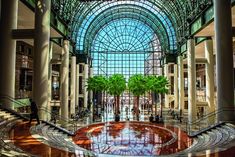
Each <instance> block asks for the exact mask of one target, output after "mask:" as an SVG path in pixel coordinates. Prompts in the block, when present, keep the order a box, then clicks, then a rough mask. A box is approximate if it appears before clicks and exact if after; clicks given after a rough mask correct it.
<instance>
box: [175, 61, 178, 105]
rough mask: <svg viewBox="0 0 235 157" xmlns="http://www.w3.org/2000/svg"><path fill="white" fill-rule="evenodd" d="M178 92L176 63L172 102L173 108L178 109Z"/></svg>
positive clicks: (176, 66)
mask: <svg viewBox="0 0 235 157" xmlns="http://www.w3.org/2000/svg"><path fill="white" fill-rule="evenodd" d="M178 97H179V92H178V65H177V64H174V104H175V106H174V107H175V109H179V101H178Z"/></svg>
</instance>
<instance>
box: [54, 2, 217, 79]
mask: <svg viewBox="0 0 235 157" xmlns="http://www.w3.org/2000/svg"><path fill="white" fill-rule="evenodd" d="M211 1H212V0H108V1H104V0H102V1H101V0H100V1H98V0H97V1H91V0H90V1H87V2H85V1H84V2H81V1H78V0H52V7H53V9H54V10H55V11H56V12H57V14H59V15H60V16H61V17H62V18H63V19H64V20H65V21H66V22H67V23H68V24H69V27H70V30H71V37H72V39H73V40H74V41H75V42H76V49H77V50H78V52H79V53H86V54H88V55H89V56H90V57H91V58H92V65H93V69H94V74H95V75H106V76H109V75H112V74H114V73H121V74H124V76H125V77H126V78H127V79H128V78H129V77H130V76H131V75H133V74H138V73H140V74H146V75H149V74H150V75H151V74H160V73H161V71H159V69H160V68H159V66H160V58H161V56H162V54H164V53H175V52H176V49H177V42H179V41H180V40H181V39H182V38H184V37H185V36H187V35H188V33H189V31H188V28H189V25H188V23H187V22H186V21H187V20H186V19H188V18H189V17H193V16H194V15H196V14H198V11H197V10H198V8H200V7H198V6H199V5H200V4H207V3H211Z"/></svg>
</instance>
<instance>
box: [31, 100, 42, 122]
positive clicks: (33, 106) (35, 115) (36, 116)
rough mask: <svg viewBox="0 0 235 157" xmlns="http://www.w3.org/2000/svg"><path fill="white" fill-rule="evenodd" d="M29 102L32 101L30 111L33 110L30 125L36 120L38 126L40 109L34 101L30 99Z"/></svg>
mask: <svg viewBox="0 0 235 157" xmlns="http://www.w3.org/2000/svg"><path fill="white" fill-rule="evenodd" d="M29 101H30V109H31V113H30V120H29V124H31V122H32V120H33V119H36V120H37V124H40V121H39V117H38V107H37V105H36V103H35V102H34V101H33V100H32V99H30V100H29Z"/></svg>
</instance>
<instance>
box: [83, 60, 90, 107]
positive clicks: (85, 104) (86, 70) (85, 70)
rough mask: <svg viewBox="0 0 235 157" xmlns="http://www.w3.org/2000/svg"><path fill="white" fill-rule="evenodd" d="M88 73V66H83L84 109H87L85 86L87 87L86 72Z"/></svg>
mask: <svg viewBox="0 0 235 157" xmlns="http://www.w3.org/2000/svg"><path fill="white" fill-rule="evenodd" d="M88 71H89V67H88V64H85V65H84V81H85V82H84V85H85V87H84V107H85V108H87V106H88V104H87V101H88V91H87V89H86V86H87V79H88V77H89V76H88V73H89V72H88Z"/></svg>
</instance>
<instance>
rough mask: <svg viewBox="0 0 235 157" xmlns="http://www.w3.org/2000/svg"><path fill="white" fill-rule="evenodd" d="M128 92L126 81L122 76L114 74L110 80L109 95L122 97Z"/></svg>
mask: <svg viewBox="0 0 235 157" xmlns="http://www.w3.org/2000/svg"><path fill="white" fill-rule="evenodd" d="M125 90H126V80H125V78H124V76H123V75H121V74H114V75H112V76H111V77H109V79H108V93H109V94H111V95H114V96H120V95H121V94H122V93H123V92H124V91H125Z"/></svg>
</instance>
